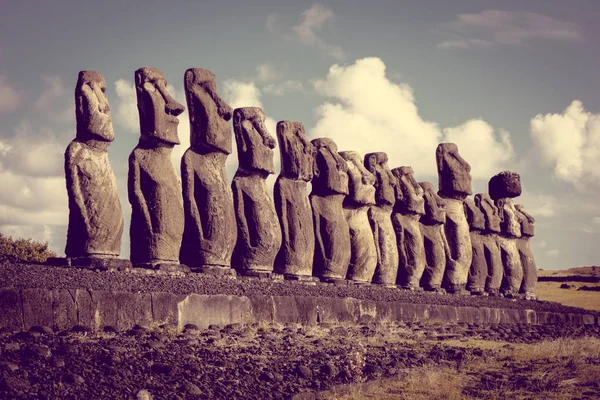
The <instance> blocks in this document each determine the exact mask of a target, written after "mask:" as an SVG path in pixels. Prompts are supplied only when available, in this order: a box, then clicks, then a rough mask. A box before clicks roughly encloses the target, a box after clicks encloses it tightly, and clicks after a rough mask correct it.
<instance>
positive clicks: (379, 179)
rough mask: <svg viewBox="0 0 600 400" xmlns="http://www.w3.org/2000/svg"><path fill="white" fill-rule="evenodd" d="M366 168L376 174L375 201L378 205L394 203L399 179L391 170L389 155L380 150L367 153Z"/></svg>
mask: <svg viewBox="0 0 600 400" xmlns="http://www.w3.org/2000/svg"><path fill="white" fill-rule="evenodd" d="M365 168H367V170H368V171H369V172H370V173H372V174H373V175H375V177H376V180H375V189H376V191H375V201H376V203H377V205H380V206H383V205H393V204H394V203H395V201H396V186H397V185H398V180H397V179H396V177H395V176H394V174H392V171H390V167H389V166H388V156H387V154H386V153H384V152H382V151H379V152H376V153H368V154H367V155H365Z"/></svg>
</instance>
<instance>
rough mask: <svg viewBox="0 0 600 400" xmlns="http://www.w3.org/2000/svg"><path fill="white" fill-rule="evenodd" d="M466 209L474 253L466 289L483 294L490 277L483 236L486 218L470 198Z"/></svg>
mask: <svg viewBox="0 0 600 400" xmlns="http://www.w3.org/2000/svg"><path fill="white" fill-rule="evenodd" d="M464 207H465V215H466V216H467V223H468V224H469V230H470V236H471V249H472V251H473V258H472V260H471V267H470V268H469V277H468V279H467V287H466V289H467V290H468V291H470V292H471V293H473V294H481V293H483V292H484V291H485V283H486V280H487V276H488V267H487V262H486V258H485V249H484V245H483V236H482V235H483V233H482V231H483V230H484V229H485V216H484V215H483V212H481V210H480V209H479V207H477V205H476V204H475V201H474V200H473V199H471V198H470V197H467V198H465V201H464Z"/></svg>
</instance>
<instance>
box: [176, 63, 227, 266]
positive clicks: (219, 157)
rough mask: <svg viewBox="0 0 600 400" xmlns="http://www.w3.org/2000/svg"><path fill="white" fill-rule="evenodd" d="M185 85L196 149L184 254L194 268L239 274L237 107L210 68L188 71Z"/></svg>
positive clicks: (184, 176) (187, 184) (187, 192)
mask: <svg viewBox="0 0 600 400" xmlns="http://www.w3.org/2000/svg"><path fill="white" fill-rule="evenodd" d="M184 88H185V95H186V100H187V105H188V110H189V116H190V148H189V149H187V150H186V152H185V153H184V155H183V158H182V159H181V181H182V185H183V208H184V211H185V229H184V231H183V241H182V243H181V250H180V253H179V258H180V261H181V262H182V263H183V264H186V265H187V266H189V267H190V268H191V270H192V271H197V272H209V271H210V272H215V273H218V272H222V273H235V272H234V270H233V269H230V268H229V267H230V266H231V256H232V254H233V249H234V247H235V243H236V239H237V226H236V221H235V213H234V210H233V195H232V192H231V187H230V186H229V184H228V182H227V174H226V172H225V162H226V161H227V156H228V155H229V154H231V150H232V148H231V145H232V136H233V132H232V130H231V125H230V124H229V122H228V121H229V120H230V119H231V116H232V113H233V109H232V108H231V107H230V106H229V105H227V103H225V101H223V99H221V97H219V95H218V94H217V85H216V78H215V75H214V74H213V73H212V72H210V71H208V70H206V69H201V68H190V69H188V70H187V71H186V72H185V78H184Z"/></svg>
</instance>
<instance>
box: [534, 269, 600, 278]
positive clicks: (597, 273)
mask: <svg viewBox="0 0 600 400" xmlns="http://www.w3.org/2000/svg"><path fill="white" fill-rule="evenodd" d="M573 275H578V276H590V277H599V278H600V267H599V266H589V267H573V268H568V269H546V270H543V269H539V270H538V276H539V277H542V276H573Z"/></svg>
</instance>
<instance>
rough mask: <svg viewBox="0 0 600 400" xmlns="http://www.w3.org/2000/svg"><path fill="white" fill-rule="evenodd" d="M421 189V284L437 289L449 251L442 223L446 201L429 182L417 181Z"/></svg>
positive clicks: (444, 219) (444, 218)
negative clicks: (423, 258) (422, 251)
mask: <svg viewBox="0 0 600 400" xmlns="http://www.w3.org/2000/svg"><path fill="white" fill-rule="evenodd" d="M419 186H421V188H422V189H423V200H424V203H425V204H424V206H425V207H424V210H425V214H424V215H423V216H421V219H420V229H421V235H422V236H423V247H424V251H425V270H424V271H423V275H422V277H421V286H422V287H423V288H424V289H425V290H439V289H440V288H441V285H442V279H443V278H444V271H445V270H446V254H447V253H448V252H449V250H448V243H447V241H446V234H445V233H444V223H445V222H446V211H445V210H444V207H445V205H446V202H445V201H444V199H442V198H441V197H440V196H438V195H437V193H436V191H435V188H434V186H433V184H432V183H431V182H419Z"/></svg>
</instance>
